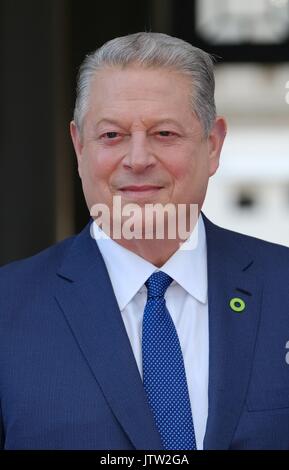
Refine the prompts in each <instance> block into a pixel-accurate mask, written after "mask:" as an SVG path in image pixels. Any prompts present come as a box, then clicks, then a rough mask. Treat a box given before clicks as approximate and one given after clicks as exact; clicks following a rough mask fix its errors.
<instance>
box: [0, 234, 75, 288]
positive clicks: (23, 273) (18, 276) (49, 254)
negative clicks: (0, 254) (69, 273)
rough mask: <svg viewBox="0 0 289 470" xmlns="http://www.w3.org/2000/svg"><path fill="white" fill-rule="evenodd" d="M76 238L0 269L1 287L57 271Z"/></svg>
mask: <svg viewBox="0 0 289 470" xmlns="http://www.w3.org/2000/svg"><path fill="white" fill-rule="evenodd" d="M75 237H76V236H75V235H74V236H72V237H69V238H66V239H65V240H62V241H60V242H58V243H56V244H54V245H52V246H50V247H48V248H46V249H44V250H42V251H40V252H39V253H37V254H35V255H33V256H30V257H29V258H24V259H21V260H17V261H13V262H11V263H9V264H6V265H4V266H2V267H0V285H1V287H2V288H3V284H4V285H5V283H8V284H9V283H10V282H13V283H14V284H15V283H17V281H19V282H20V281H21V282H23V281H25V279H29V278H31V277H32V278H34V279H36V278H41V277H43V276H44V275H45V274H48V273H50V272H51V271H53V270H55V269H56V268H57V266H58V264H59V263H60V260H61V259H62V257H63V255H64V253H65V252H66V250H67V249H68V248H69V246H70V245H71V244H72V243H73V241H74V239H75Z"/></svg>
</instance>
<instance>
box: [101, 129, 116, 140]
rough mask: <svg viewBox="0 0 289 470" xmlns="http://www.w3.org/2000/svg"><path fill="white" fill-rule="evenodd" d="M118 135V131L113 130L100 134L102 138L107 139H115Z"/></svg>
mask: <svg viewBox="0 0 289 470" xmlns="http://www.w3.org/2000/svg"><path fill="white" fill-rule="evenodd" d="M118 136H119V133H118V132H115V131H110V132H105V133H104V134H102V135H101V137H102V138H103V137H104V138H107V139H109V140H111V139H115V138H116V137H118Z"/></svg>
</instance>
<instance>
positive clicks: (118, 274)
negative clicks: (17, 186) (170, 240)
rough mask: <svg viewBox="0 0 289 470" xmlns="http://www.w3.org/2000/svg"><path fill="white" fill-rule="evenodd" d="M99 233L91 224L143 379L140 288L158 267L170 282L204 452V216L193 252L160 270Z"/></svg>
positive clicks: (143, 294) (170, 303)
mask: <svg viewBox="0 0 289 470" xmlns="http://www.w3.org/2000/svg"><path fill="white" fill-rule="evenodd" d="M196 230H198V232H196ZM99 231H100V228H99V227H98V226H97V224H96V223H95V222H94V223H93V236H94V238H95V239H96V242H97V244H98V247H99V249H100V252H101V254H102V256H103V259H104V262H105V265H106V268H107V270H108V274H109V277H110V280H111V283H112V286H113V290H114V293H115V296H116V300H117V302H118V306H119V309H120V312H121V315H122V319H123V322H124V325H125V328H126V331H127V335H128V337H129V340H130V343H131V347H132V350H133V353H134V356H135V360H136V363H137V366H138V369H139V373H140V375H141V377H142V320H143V313H144V308H145V304H146V301H147V288H146V287H145V285H144V284H145V282H146V280H147V279H148V277H149V276H150V275H151V274H152V273H153V272H155V271H158V270H159V269H160V270H161V271H163V272H165V273H166V274H168V275H169V276H171V277H172V278H173V282H172V283H171V284H170V286H169V287H168V289H167V291H166V293H165V300H166V305H167V308H168V311H169V312H170V314H171V317H172V320H173V322H174V325H175V327H176V330H177V333H178V336H179V340H180V345H181V349H182V353H183V358H184V365H185V371H186V377H187V383H188V390H189V396H190V402H191V409H192V415H193V421H194V428H195V436H196V443H197V449H203V440H204V435H205V430H206V424H207V417H208V375H209V327H208V295H207V292H208V283H207V247H206V233H205V227H204V222H203V219H202V216H200V217H199V221H198V224H197V226H196V228H195V230H194V232H193V233H192V234H191V236H190V238H189V239H188V240H187V241H186V242H185V244H187V243H190V241H191V240H192V237H193V236H196V234H197V244H196V246H195V248H194V249H190V250H184V249H178V250H177V251H176V252H175V253H174V254H173V255H172V256H171V257H170V258H169V259H168V261H167V262H166V263H165V264H164V265H163V266H162V267H161V268H157V267H156V266H154V265H153V264H152V263H150V262H149V261H146V260H145V259H144V258H142V257H140V256H138V255H136V254H135V253H133V252H132V251H129V250H127V249H126V248H124V247H122V246H121V245H119V244H118V243H117V242H115V241H114V240H112V239H111V238H106V239H105V238H99ZM185 244H184V245H185ZM184 245H183V246H184Z"/></svg>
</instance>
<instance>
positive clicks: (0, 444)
mask: <svg viewBox="0 0 289 470" xmlns="http://www.w3.org/2000/svg"><path fill="white" fill-rule="evenodd" d="M3 449H4V424H3V420H2V408H1V402H0V450H3Z"/></svg>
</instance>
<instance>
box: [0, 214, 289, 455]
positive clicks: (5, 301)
mask: <svg viewBox="0 0 289 470" xmlns="http://www.w3.org/2000/svg"><path fill="white" fill-rule="evenodd" d="M205 227H206V234H207V248H208V286H209V414H208V421H207V428H206V433H205V438H204V448H205V449H289V365H288V364H287V362H286V353H287V350H286V343H287V341H289V249H288V248H285V247H282V246H279V245H275V244H271V243H267V242H264V241H261V240H258V239H255V238H252V237H247V236H244V235H240V234H237V233H234V232H231V231H228V230H224V229H222V228H220V227H217V226H216V225H214V224H212V223H211V222H209V221H208V220H207V219H206V218H205ZM192 269H194V266H192ZM123 275H125V273H123ZM234 297H240V298H241V299H243V300H244V302H245V304H246V307H245V310H243V312H241V313H238V312H235V311H233V310H232V309H231V308H230V305H229V303H230V299H232V298H234ZM0 400H1V401H0V405H1V408H0V446H1V448H5V449H150V450H156V449H162V444H161V440H160V436H159V434H158V431H157V429H156V427H155V424H154V421H153V417H152V414H151V411H150V409H149V406H148V404H147V400H146V396H145V393H144V390H143V385H142V380H141V377H140V375H139V372H138V368H137V365H136V362H135V359H134V355H133V352H132V349H131V346H130V342H129V339H128V336H127V334H126V330H125V327H124V324H123V321H122V318H121V315H120V311H119V309H118V305H117V302H116V299H115V296H114V293H113V290H112V286H111V283H110V279H109V276H108V273H107V271H106V268H105V264H104V262H103V259H102V257H101V255H100V253H99V251H98V248H97V244H96V243H95V241H94V240H93V239H92V238H91V236H90V231H89V225H88V226H87V227H86V228H85V229H84V230H83V231H82V232H81V233H80V234H79V235H77V236H75V237H72V238H69V239H67V240H65V241H63V242H61V243H59V244H57V245H55V246H53V247H51V248H49V249H47V250H45V251H43V252H41V253H40V254H38V255H36V256H34V257H32V258H29V259H26V260H23V261H20V262H15V263H11V264H9V265H7V266H5V267H3V268H1V269H0Z"/></svg>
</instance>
